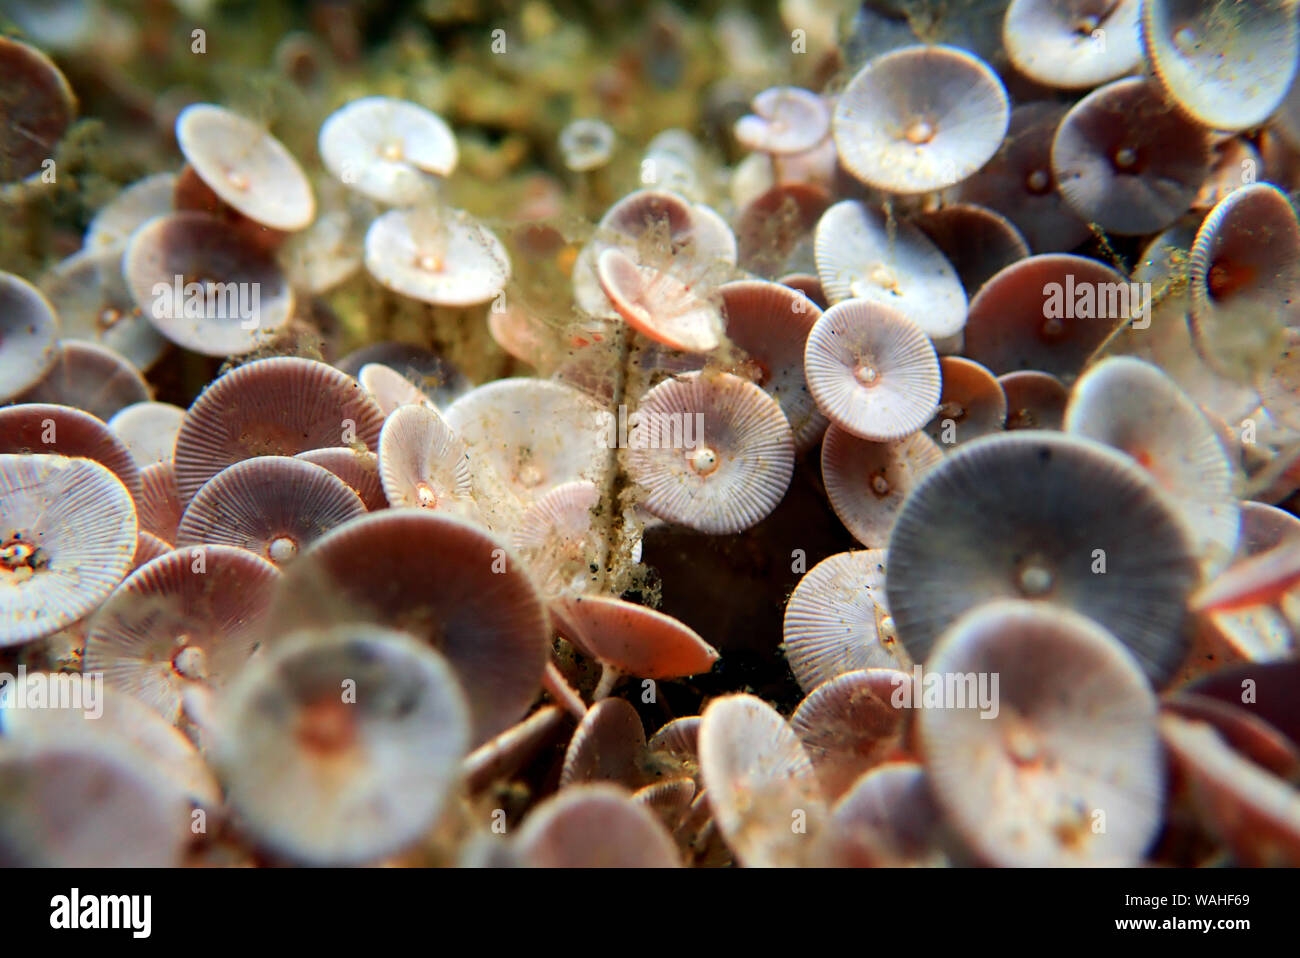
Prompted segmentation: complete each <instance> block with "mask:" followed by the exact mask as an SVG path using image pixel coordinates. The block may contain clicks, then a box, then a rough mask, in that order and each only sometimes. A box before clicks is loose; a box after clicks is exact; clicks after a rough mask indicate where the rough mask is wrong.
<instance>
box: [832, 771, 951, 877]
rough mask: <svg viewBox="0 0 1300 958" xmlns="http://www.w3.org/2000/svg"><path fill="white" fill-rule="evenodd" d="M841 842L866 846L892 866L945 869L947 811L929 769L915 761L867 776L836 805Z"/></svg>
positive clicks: (837, 825) (871, 772)
mask: <svg viewBox="0 0 1300 958" xmlns="http://www.w3.org/2000/svg"><path fill="white" fill-rule="evenodd" d="M832 814H833V818H834V822H835V830H836V832H837V834H838V835H839V836H840V840H841V841H845V840H847V841H850V842H862V843H863V844H864V845H865V846H866V848H867V849H868V851H869V852H870V853H872V854H873V855H874V856H875V857H878V858H882V859H883V860H884V862H885V863H888V864H891V865H942V864H944V863H945V861H946V856H945V854H944V851H943V849H942V847H941V841H942V839H943V813H942V812H940V811H939V807H938V806H937V805H936V804H935V802H934V795H933V794H932V791H931V788H930V784H929V782H928V781H927V780H926V775H925V770H924V769H923V768H922V767H921V765H919V764H917V763H915V762H889V763H888V764H886V765H879V766H877V767H875V768H873V769H872V770H871V771H869V772H867V773H866V774H865V775H863V776H862V777H861V778H859V779H858V780H857V781H856V782H854V783H853V785H852V787H851V788H850V789H849V790H848V791H847V792H845V793H844V795H842V796H841V797H840V800H839V801H838V802H836V803H835V808H834V810H833V813H832Z"/></svg>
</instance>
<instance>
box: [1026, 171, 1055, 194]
mask: <svg viewBox="0 0 1300 958" xmlns="http://www.w3.org/2000/svg"><path fill="white" fill-rule="evenodd" d="M1051 185H1052V177H1051V174H1049V173H1048V172H1047V171H1046V170H1031V171H1030V173H1029V175H1028V176H1026V177H1025V186H1027V187H1029V192H1031V193H1046V192H1047V191H1048V189H1049V188H1050V187H1051Z"/></svg>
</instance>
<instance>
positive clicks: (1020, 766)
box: [916, 600, 1164, 867]
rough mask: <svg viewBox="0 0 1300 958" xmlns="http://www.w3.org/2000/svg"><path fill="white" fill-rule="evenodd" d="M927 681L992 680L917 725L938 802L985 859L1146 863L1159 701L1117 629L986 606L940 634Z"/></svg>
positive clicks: (1016, 605) (1158, 792)
mask: <svg viewBox="0 0 1300 958" xmlns="http://www.w3.org/2000/svg"><path fill="white" fill-rule="evenodd" d="M926 671H927V672H928V673H929V675H927V676H926V678H927V679H928V678H929V677H930V676H932V675H949V676H950V675H968V676H969V675H974V676H977V677H978V678H979V680H980V681H981V682H985V681H986V677H988V678H987V682H988V686H987V687H985V688H983V689H980V690H976V691H975V694H974V695H972V696H970V697H968V698H967V700H966V702H965V707H960V706H959V704H957V703H956V702H955V701H945V702H943V703H942V704H943V705H944V706H946V707H943V708H933V707H926V706H927V705H928V701H926V700H925V699H923V700H922V703H923V704H922V707H921V708H920V709H919V710H918V712H917V719H916V721H917V731H918V739H919V742H920V749H921V755H922V757H923V759H924V761H925V767H926V772H927V774H928V776H929V779H930V782H931V785H932V787H933V789H934V796H935V799H936V800H937V802H938V804H939V806H940V807H941V808H942V809H943V812H944V817H945V818H946V819H947V821H948V822H949V823H950V824H951V825H952V826H953V827H954V829H955V831H956V832H957V833H958V834H959V835H960V836H961V838H962V839H963V840H964V842H965V843H966V844H967V845H968V846H969V847H970V848H971V849H972V850H973V851H974V852H975V854H976V856H977V857H978V858H979V859H980V860H981V861H984V862H987V863H991V864H996V865H1003V866H1039V867H1043V866H1054V865H1111V866H1125V865H1135V864H1137V863H1138V862H1140V861H1141V860H1142V857H1143V855H1144V853H1145V852H1146V850H1147V848H1148V847H1149V846H1150V845H1151V844H1152V843H1153V841H1154V840H1155V837H1156V834H1157V832H1158V831H1159V829H1160V821H1161V814H1162V810H1163V804H1164V762H1163V761H1162V758H1161V754H1160V743H1159V739H1158V736H1157V734H1156V698H1155V695H1154V694H1153V693H1152V691H1151V688H1150V686H1149V685H1148V684H1147V682H1146V679H1145V677H1144V676H1143V674H1142V670H1141V668H1140V667H1139V665H1138V663H1137V661H1136V660H1135V659H1134V658H1133V657H1132V655H1130V654H1129V652H1128V651H1126V650H1125V649H1124V647H1123V646H1122V645H1120V644H1119V643H1118V642H1117V641H1116V640H1115V638H1114V637H1113V636H1112V635H1111V634H1110V633H1109V632H1107V631H1106V630H1105V629H1104V628H1102V627H1101V626H1099V625H1098V624H1097V623H1096V622H1095V621H1093V620H1091V619H1088V618H1086V617H1085V616H1083V615H1080V614H1079V613H1077V612H1074V611H1072V610H1070V609H1062V608H1051V607H1047V606H1044V605H1042V604H1038V603H1032V602H1026V601H1022V600H1000V601H995V602H990V603H989V604H987V605H985V606H982V607H981V608H979V609H976V610H975V611H972V612H970V613H969V614H968V615H966V616H963V617H962V618H960V619H959V620H957V621H956V622H955V623H954V624H953V625H952V626H951V628H949V629H948V630H946V631H945V633H944V635H943V636H942V638H941V639H940V641H939V643H938V645H937V646H936V647H935V649H934V651H933V652H932V653H931V655H930V657H929V659H928V660H927V662H926ZM991 677H997V686H996V687H993V686H992V684H991V683H992V681H993V679H992V678H991ZM927 684H928V683H927ZM948 688H950V689H951V688H953V686H951V685H949V686H948ZM965 688H966V689H970V688H971V686H970V684H969V683H968V684H967V685H966V686H965ZM985 693H987V697H985ZM994 693H995V694H994ZM926 694H927V697H928V692H927V693H926ZM972 699H977V701H972ZM1099 823H1100V824H1104V827H1098V825H1099Z"/></svg>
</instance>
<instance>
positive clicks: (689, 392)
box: [627, 372, 794, 535]
mask: <svg viewBox="0 0 1300 958" xmlns="http://www.w3.org/2000/svg"><path fill="white" fill-rule="evenodd" d="M636 416H637V421H636V422H635V423H634V424H633V426H632V428H631V430H629V434H628V446H629V449H628V458H627V470H628V474H629V475H630V476H631V477H632V479H633V480H634V481H635V482H636V483H637V484H638V485H640V486H641V487H642V488H643V489H644V490H645V495H644V498H643V499H642V504H643V505H644V506H645V508H646V509H647V510H649V511H650V512H652V513H653V514H654V515H656V516H658V517H659V518H661V519H665V520H667V521H669V522H677V523H681V524H682V525H685V526H689V527H690V528H692V529H698V530H700V531H702V532H709V533H713V534H715V535H716V534H725V533H732V532H739V531H741V530H743V529H748V528H750V527H751V526H753V525H756V524H757V523H758V522H760V521H761V520H763V519H764V518H766V517H767V516H768V515H769V514H771V512H772V510H774V509H775V508H776V507H777V506H778V505H779V504H780V502H781V500H782V499H783V498H784V497H785V493H786V490H787V489H788V488H789V485H790V478H791V476H793V474H794V434H793V433H792V432H791V431H790V423H789V422H788V421H787V420H786V418H785V415H784V414H783V413H782V412H781V408H780V407H779V406H778V405H777V403H776V400H775V399H773V398H772V397H771V396H769V395H768V394H767V393H765V392H763V390H762V389H760V388H759V387H758V386H756V385H754V384H753V383H751V382H749V381H748V380H745V379H741V378H740V377H738V376H733V375H731V374H730V373H719V374H716V375H708V374H705V373H699V372H696V373H686V374H683V375H682V376H680V377H678V378H676V379H666V380H664V381H663V382H661V383H660V384H659V385H657V386H655V387H654V388H653V389H651V390H650V391H649V392H647V393H646V394H645V396H643V397H642V399H641V404H640V405H639V406H638V407H637V410H636ZM688 430H689V431H690V441H689V442H688V441H687V435H688V433H687V431H688ZM674 433H676V434H674Z"/></svg>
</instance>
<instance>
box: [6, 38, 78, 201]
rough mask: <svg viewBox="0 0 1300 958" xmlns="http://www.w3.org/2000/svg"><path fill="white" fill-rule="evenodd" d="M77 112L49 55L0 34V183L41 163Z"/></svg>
mask: <svg viewBox="0 0 1300 958" xmlns="http://www.w3.org/2000/svg"><path fill="white" fill-rule="evenodd" d="M76 112H77V100H76V97H75V96H73V93H72V88H71V87H70V86H68V81H67V79H66V78H65V77H64V75H63V73H62V72H60V70H59V68H58V67H56V66H55V65H54V62H53V61H52V60H51V59H50V58H49V57H47V56H46V55H45V54H43V53H41V52H40V51H39V50H37V49H35V48H34V47H29V46H28V45H27V44H25V43H20V42H19V41H17V40H13V39H10V38H9V37H0V183H13V182H16V181H17V180H21V179H24V178H26V177H28V176H30V175H31V174H33V173H35V172H37V171H38V170H42V169H45V166H44V164H45V163H46V161H51V158H52V157H53V156H54V154H55V149H56V147H57V146H58V143H59V140H61V139H62V138H63V134H64V132H65V131H66V130H67V128H68V126H69V124H71V123H72V119H73V117H74V116H75V115H76ZM52 168H53V167H51V169H52Z"/></svg>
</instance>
